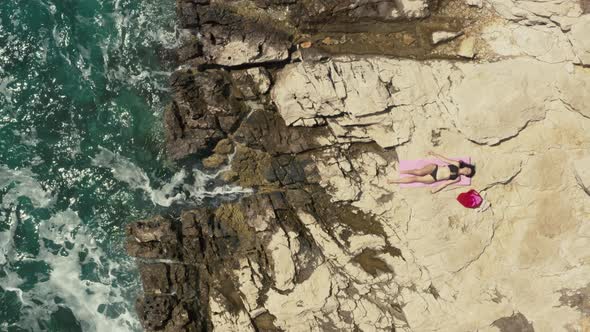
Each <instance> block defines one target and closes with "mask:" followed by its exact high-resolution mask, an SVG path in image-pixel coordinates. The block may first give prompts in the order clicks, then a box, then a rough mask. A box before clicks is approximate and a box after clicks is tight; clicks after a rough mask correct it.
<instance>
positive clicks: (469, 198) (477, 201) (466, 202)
mask: <svg viewBox="0 0 590 332" xmlns="http://www.w3.org/2000/svg"><path fill="white" fill-rule="evenodd" d="M457 200H458V201H459V203H461V204H462V205H463V206H464V207H466V208H470V209H477V208H478V207H479V206H480V205H481V203H482V202H483V198H481V196H480V195H479V193H478V192H477V191H475V190H473V189H471V190H469V191H468V192H466V193H460V194H459V196H457Z"/></svg>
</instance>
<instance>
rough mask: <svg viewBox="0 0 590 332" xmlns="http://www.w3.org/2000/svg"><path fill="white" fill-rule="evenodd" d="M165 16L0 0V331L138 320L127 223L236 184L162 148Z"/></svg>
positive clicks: (162, 5) (71, 0)
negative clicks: (215, 183)
mask: <svg viewBox="0 0 590 332" xmlns="http://www.w3.org/2000/svg"><path fill="white" fill-rule="evenodd" d="M174 15H175V14H174V1H157V0H144V1H130V0H3V1H0V331H135V330H139V324H138V321H137V317H136V316H135V313H134V311H133V303H134V298H135V296H136V295H137V294H138V292H139V291H140V290H141V285H140V284H139V281H138V276H137V271H136V267H135V265H134V262H133V261H132V260H131V259H130V258H129V257H127V256H126V255H125V253H124V249H123V240H124V229H125V225H126V224H128V223H129V222H131V221H133V220H137V219H140V218H145V217H148V216H150V215H152V214H154V213H158V212H166V211H168V210H167V209H168V207H170V206H173V205H175V204H180V203H181V204H189V203H199V202H201V201H202V200H204V199H208V198H211V197H216V196H219V195H221V196H224V197H226V196H227V195H226V194H228V193H239V192H240V190H239V188H231V187H221V188H214V189H212V190H211V189H210V186H208V183H210V182H211V180H212V179H213V177H214V175H210V174H204V173H202V172H200V171H198V170H191V169H188V170H185V169H175V168H173V166H171V165H170V163H169V162H167V161H166V159H165V158H164V155H163V150H162V147H163V144H162V136H163V135H162V128H161V125H160V123H161V121H160V120H161V113H162V110H163V107H164V105H165V104H166V102H167V93H168V91H167V78H168V75H169V72H170V71H171V70H172V69H173V68H172V67H171V66H172V64H171V63H170V61H167V60H166V58H167V56H166V55H167V54H169V50H170V49H172V48H173V47H174V46H175V43H176V38H175V36H176V31H175V25H174V20H175V16H174ZM229 197H231V195H230V196H229Z"/></svg>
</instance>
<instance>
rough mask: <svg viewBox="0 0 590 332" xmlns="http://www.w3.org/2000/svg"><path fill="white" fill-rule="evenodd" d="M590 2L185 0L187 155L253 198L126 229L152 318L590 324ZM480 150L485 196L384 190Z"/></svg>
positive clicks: (331, 325)
mask: <svg viewBox="0 0 590 332" xmlns="http://www.w3.org/2000/svg"><path fill="white" fill-rule="evenodd" d="M588 12H590V4H589V3H588V2H587V1H558V0H543V1H541V0H391V1H383V0H380V1H376V0H210V1H209V0H177V16H178V20H179V26H180V28H181V29H180V33H181V34H182V38H183V41H184V43H183V46H182V47H180V48H179V49H178V60H179V62H180V63H182V66H181V67H180V68H179V69H178V70H177V71H176V72H175V73H174V74H173V75H172V77H171V80H170V82H171V86H172V90H173V102H172V103H171V105H170V106H169V108H168V109H167V110H166V113H165V116H164V121H165V128H166V140H167V152H168V155H169V157H170V158H171V159H173V160H177V161H182V160H184V159H185V158H187V157H191V156H198V157H200V158H202V160H203V165H204V167H207V168H210V169H220V168H221V167H225V169H226V170H225V171H224V172H223V173H222V174H221V175H220V177H221V178H223V180H224V181H225V182H228V183H234V184H237V185H240V186H242V187H248V188H253V189H254V190H255V193H254V194H252V195H249V196H246V197H244V198H242V199H241V200H240V201H239V202H233V203H223V204H221V205H220V206H217V207H210V208H201V209H196V210H186V211H183V212H182V213H181V215H179V216H175V217H163V216H156V217H154V218H152V219H149V220H143V221H138V222H137V223H134V224H132V225H130V226H129V228H128V230H127V233H128V240H127V251H128V253H129V254H130V255H131V256H134V257H137V262H138V265H139V270H140V273H141V278H142V283H143V286H144V293H143V294H142V296H141V298H139V299H138V303H137V312H138V315H139V317H140V319H141V321H142V324H143V326H144V328H145V330H146V331H420V332H421V331H501V332H508V331H590V219H589V218H590V217H589V216H590V134H589V132H590V69H589V67H590V15H589V14H586V13H588ZM431 149H434V150H437V151H439V152H441V153H444V154H447V155H451V156H462V155H469V156H470V157H471V158H472V160H474V161H475V163H476V165H477V167H478V175H477V176H476V177H475V178H474V179H473V185H472V187H473V188H475V189H477V190H479V191H480V192H481V193H482V194H483V195H484V197H485V198H486V201H487V204H485V208H482V209H479V210H466V209H464V208H463V207H462V206H461V205H459V204H458V203H457V202H456V201H455V200H454V199H455V197H456V196H457V195H458V193H460V192H461V191H464V190H462V189H465V188H452V189H450V190H446V191H443V192H441V193H439V194H437V195H431V194H430V192H429V191H428V190H421V189H409V190H408V189H401V188H398V187H396V186H392V185H388V184H387V180H389V179H393V178H395V177H396V176H397V170H396V168H397V165H398V162H399V160H400V159H415V158H421V157H424V156H425V154H426V152H427V151H428V150H431Z"/></svg>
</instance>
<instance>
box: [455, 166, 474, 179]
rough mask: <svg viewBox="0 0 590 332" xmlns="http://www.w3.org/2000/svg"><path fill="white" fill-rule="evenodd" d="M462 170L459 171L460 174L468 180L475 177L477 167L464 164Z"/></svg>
mask: <svg viewBox="0 0 590 332" xmlns="http://www.w3.org/2000/svg"><path fill="white" fill-rule="evenodd" d="M461 166H463V167H461V169H460V170H459V174H461V175H464V176H466V177H468V178H472V177H473V176H474V175H475V165H471V164H463V165H461Z"/></svg>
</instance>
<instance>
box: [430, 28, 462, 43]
mask: <svg viewBox="0 0 590 332" xmlns="http://www.w3.org/2000/svg"><path fill="white" fill-rule="evenodd" d="M461 34H462V33H461V32H450V31H435V32H433V33H432V43H433V44H435V45H436V44H440V43H442V42H446V41H449V40H452V39H455V38H457V37H459V36H460V35H461Z"/></svg>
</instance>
